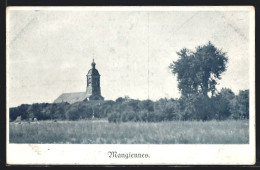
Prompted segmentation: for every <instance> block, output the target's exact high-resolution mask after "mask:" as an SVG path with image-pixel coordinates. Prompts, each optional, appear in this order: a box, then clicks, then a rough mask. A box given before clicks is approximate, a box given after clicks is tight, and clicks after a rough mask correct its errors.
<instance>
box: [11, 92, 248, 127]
mask: <svg viewBox="0 0 260 170" xmlns="http://www.w3.org/2000/svg"><path fill="white" fill-rule="evenodd" d="M9 111H10V114H9V115H10V121H15V120H16V118H17V117H18V116H21V119H22V120H30V119H33V118H37V119H38V120H80V119H91V118H93V115H94V118H95V119H108V121H109V122H127V121H145V122H159V121H172V120H203V121H207V120H213V119H214V120H225V119H248V117H249V90H243V91H242V90H241V91H240V92H239V94H238V95H235V94H234V93H233V92H232V91H231V90H230V89H226V88H223V89H222V90H221V91H220V92H219V93H217V94H216V95H215V96H212V97H207V96H204V95H199V94H197V95H195V94H194V95H190V96H185V97H184V96H183V97H180V98H179V99H166V98H165V99H160V100H157V101H152V100H142V101H141V100H134V99H130V98H128V97H119V98H118V99H117V100H116V101H112V100H107V101H83V102H77V103H73V104H69V103H35V104H32V105H28V104H22V105H20V106H18V107H13V108H10V110H9Z"/></svg>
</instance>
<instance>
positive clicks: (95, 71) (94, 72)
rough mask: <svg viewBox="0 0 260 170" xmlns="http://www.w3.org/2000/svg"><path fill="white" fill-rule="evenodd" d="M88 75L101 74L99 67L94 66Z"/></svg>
mask: <svg viewBox="0 0 260 170" xmlns="http://www.w3.org/2000/svg"><path fill="white" fill-rule="evenodd" d="M88 75H91V76H100V74H99V72H98V70H97V69H95V68H92V69H90V70H89V71H88Z"/></svg>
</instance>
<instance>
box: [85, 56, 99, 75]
mask: <svg viewBox="0 0 260 170" xmlns="http://www.w3.org/2000/svg"><path fill="white" fill-rule="evenodd" d="M91 66H92V68H91V69H90V70H89V71H88V74H87V75H89V76H100V74H99V72H98V70H97V69H96V68H95V66H96V63H95V61H94V59H93V62H92V63H91Z"/></svg>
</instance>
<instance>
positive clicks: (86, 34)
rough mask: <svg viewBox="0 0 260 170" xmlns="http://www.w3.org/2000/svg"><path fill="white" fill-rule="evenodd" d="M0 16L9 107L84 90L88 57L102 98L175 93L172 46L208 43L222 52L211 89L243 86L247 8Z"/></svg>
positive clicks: (14, 11) (40, 11) (42, 12)
mask: <svg viewBox="0 0 260 170" xmlns="http://www.w3.org/2000/svg"><path fill="white" fill-rule="evenodd" d="M7 22H8V24H7V27H8V30H7V33H8V35H7V38H8V41H7V47H8V49H7V50H8V56H7V68H8V70H7V73H8V79H7V81H8V82H7V83H8V84H7V86H8V100H9V105H10V106H11V107H12V106H17V105H20V104H23V103H29V104H30V103H37V102H38V103H41V102H53V101H54V100H55V99H56V98H57V97H58V96H59V95H60V94H62V93H69V92H83V91H85V90H86V74H87V72H88V70H89V69H90V68H91V62H92V58H93V57H94V58H95V62H96V68H97V69H98V70H99V73H100V74H101V94H102V96H103V97H104V98H105V99H106V100H109V99H112V100H115V99H116V98H118V97H120V96H122V97H123V96H125V95H128V96H129V97H130V98H134V99H147V98H148V97H149V98H150V99H152V100H157V99H159V98H164V97H167V98H178V97H179V96H180V93H179V91H178V88H177V81H176V76H174V75H172V74H171V72H170V70H169V68H168V66H169V65H170V63H171V62H172V61H175V60H177V58H178V56H177V54H176V51H179V50H181V49H182V48H184V47H186V48H189V49H192V50H194V49H195V47H196V46H198V45H204V44H206V43H207V42H208V41H211V42H212V43H213V44H214V45H215V46H216V47H217V48H220V49H222V50H223V51H224V52H227V56H228V58H229V63H228V68H227V71H226V72H225V73H224V74H223V76H222V79H221V80H220V81H218V83H219V85H218V86H217V88H218V89H221V87H227V88H231V89H232V90H233V91H234V92H235V93H238V91H239V90H244V89H248V88H249V29H250V28H249V25H250V24H249V12H248V11H246V10H241V11H239V10H233V11H225V10H224V11H223V10H221V11H218V10H217V11H216V10H208V11H198V10H195V11H187V10H186V11H183V10H175V8H173V9H172V10H168V11H159V10H158V9H157V10H154V11H148V10H147V9H146V10H142V9H140V11H138V10H130V9H129V10H123V11H120V8H117V9H116V10H114V11H113V10H111V9H110V10H105V9H99V10H98V11H95V10H89V8H87V9H85V10H83V9H82V8H81V10H73V9H72V8H70V9H67V10H57V9H52V10H50V9H49V10H44V8H39V9H37V10H28V9H26V10H22V9H20V10H19V9H17V8H13V9H10V10H9V13H8V18H7ZM148 70H149V74H148ZM148 75H149V76H148ZM148 82H149V83H148ZM148 92H149V93H148Z"/></svg>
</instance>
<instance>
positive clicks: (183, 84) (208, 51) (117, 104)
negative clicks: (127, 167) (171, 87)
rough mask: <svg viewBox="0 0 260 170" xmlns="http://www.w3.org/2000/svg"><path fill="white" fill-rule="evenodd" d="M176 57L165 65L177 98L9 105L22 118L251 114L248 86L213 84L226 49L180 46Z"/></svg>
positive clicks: (154, 118)
mask: <svg viewBox="0 0 260 170" xmlns="http://www.w3.org/2000/svg"><path fill="white" fill-rule="evenodd" d="M177 55H178V56H179V58H178V60H177V61H173V62H172V63H171V64H170V66H169V68H170V70H171V71H172V73H173V74H174V75H177V81H178V88H179V90H180V92H181V97H180V98H179V99H160V100H158V101H151V100H143V101H141V100H134V99H130V98H129V97H119V98H118V99H117V100H116V101H112V100H109V101H83V102H77V103H73V104H69V103H52V104H50V103H42V104H32V105H24V104H23V105H21V106H18V107H14V108H10V120H11V121H14V120H15V119H16V117H17V116H21V117H22V119H30V118H34V117H35V118H37V119H38V120H47V119H59V120H79V119H91V118H93V116H94V117H95V118H97V119H108V121H109V122H127V121H144V122H158V121H172V120H203V121H206V120H212V119H214V120H225V119H248V118H249V90H241V91H240V92H239V94H238V95H235V94H234V93H233V92H232V90H231V89H228V88H222V89H221V90H220V91H219V92H218V91H217V89H216V85H217V82H218V80H220V79H221V74H222V73H223V72H224V71H226V69H227V62H228V58H227V56H226V53H225V52H222V51H221V50H219V49H217V48H216V47H215V46H214V45H213V44H212V43H210V42H209V43H207V44H206V45H203V46H198V47H197V48H196V50H195V51H192V50H189V49H186V48H184V49H182V50H180V51H179V52H177Z"/></svg>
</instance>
